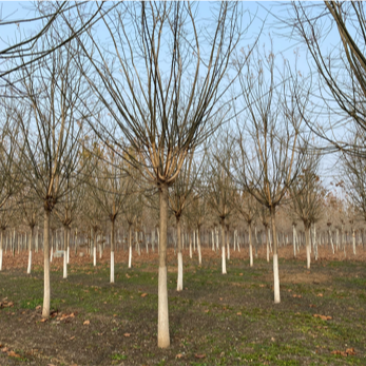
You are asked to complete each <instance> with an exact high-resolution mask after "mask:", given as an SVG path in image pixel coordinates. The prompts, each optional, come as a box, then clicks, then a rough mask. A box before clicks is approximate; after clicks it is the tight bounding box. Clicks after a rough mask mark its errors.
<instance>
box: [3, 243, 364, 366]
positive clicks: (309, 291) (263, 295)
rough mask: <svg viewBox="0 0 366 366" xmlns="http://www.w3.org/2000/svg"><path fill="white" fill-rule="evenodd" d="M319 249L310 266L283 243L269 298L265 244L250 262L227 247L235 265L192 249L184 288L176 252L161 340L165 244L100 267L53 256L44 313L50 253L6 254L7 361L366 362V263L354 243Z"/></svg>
mask: <svg viewBox="0 0 366 366" xmlns="http://www.w3.org/2000/svg"><path fill="white" fill-rule="evenodd" d="M357 249H358V253H357V256H353V254H352V252H351V251H349V252H347V253H346V255H347V256H346V258H345V255H344V252H343V251H342V252H340V253H336V254H335V255H332V254H331V253H330V252H329V249H328V248H320V253H319V254H320V256H319V257H320V258H319V260H318V261H317V262H315V261H314V260H313V262H312V268H311V270H307V269H306V268H305V266H306V258H305V252H304V251H302V252H300V253H299V255H298V256H297V259H296V260H295V259H293V252H292V247H290V246H289V247H287V248H284V247H282V248H280V250H279V256H280V258H281V259H280V278H281V303H280V304H273V299H272V297H273V293H272V283H273V279H272V269H271V262H270V263H267V262H266V260H265V258H266V252H265V250H264V249H263V248H262V249H261V250H259V252H258V258H255V259H254V268H249V258H248V251H247V250H244V249H243V248H242V250H241V252H240V253H239V252H234V251H231V253H230V257H231V258H230V260H229V261H228V274H227V276H222V275H221V273H220V257H221V255H220V253H219V252H212V250H211V249H207V248H204V249H203V253H202V254H203V265H202V266H201V267H199V266H198V265H197V261H198V260H197V253H194V257H193V259H192V260H191V259H189V252H188V250H185V251H184V263H185V267H184V271H185V278H184V281H185V282H184V284H185V289H184V291H182V292H177V291H176V290H175V284H176V269H175V268H176V257H175V255H174V251H173V250H169V251H168V265H169V276H168V287H169V311H170V314H169V315H170V330H171V334H170V336H171V346H170V348H169V349H167V350H160V349H158V348H157V346H156V339H157V327H156V326H157V264H158V253H151V252H150V253H149V254H146V253H145V251H144V250H143V251H142V253H141V255H140V256H139V255H138V254H137V253H136V252H134V253H133V268H132V269H130V270H129V269H127V268H126V267H127V258H128V257H127V252H126V251H119V252H117V253H116V255H115V257H116V263H117V264H116V283H115V284H113V285H112V284H110V283H109V252H108V251H107V250H105V251H104V253H103V257H102V258H101V259H99V257H98V265H97V267H93V266H92V258H91V257H90V256H89V255H88V254H87V255H84V256H82V257H81V256H79V255H76V256H75V254H74V253H73V252H72V253H71V258H70V265H69V277H68V279H66V280H63V279H62V272H61V271H62V258H55V259H54V260H53V262H52V275H51V283H52V295H51V296H52V303H51V307H52V309H53V313H52V318H51V319H49V320H47V321H42V318H41V304H42V296H43V295H42V294H43V271H42V263H43V257H42V255H43V254H42V253H41V252H40V253H38V254H37V253H34V255H33V259H34V260H33V273H32V274H31V275H26V274H25V271H26V265H27V253H26V252H23V253H20V254H17V253H16V254H15V257H13V254H12V253H9V252H8V253H6V254H5V255H4V260H3V261H4V262H3V269H4V270H3V271H2V272H0V366H8V365H9V366H13V365H42V366H46V365H47V366H52V365H54V366H62V365H67V366H75V365H78V366H81V365H86V366H93V365H103V366H107V365H121V366H122V365H125V366H129V365H131V366H132V365H140V366H142V365H145V366H147V365H149V366H150V365H151V366H152V365H154V366H158V365H160V366H162V365H166V366H167V365H182V366H183V365H192V366H208V365H210V366H211V365H221V366H224V365H238V366H239V365H240V366H241V365H258V366H260V365H276V366H288V365H290V366H296V365H298V366H302V365H309V366H310V365H341V366H344V365H366V332H364V329H365V327H366V321H365V319H366V316H365V315H366V314H365V309H366V306H365V305H366V296H365V287H366V268H365V265H364V263H365V262H366V256H365V252H364V251H363V250H362V248H361V247H360V248H359V247H358V248H357Z"/></svg>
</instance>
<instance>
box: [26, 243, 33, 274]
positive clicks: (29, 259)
mask: <svg viewBox="0 0 366 366" xmlns="http://www.w3.org/2000/svg"><path fill="white" fill-rule="evenodd" d="M31 271H32V249H30V250H29V253H28V268H27V273H28V274H30V273H31Z"/></svg>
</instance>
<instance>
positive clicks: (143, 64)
mask: <svg viewBox="0 0 366 366" xmlns="http://www.w3.org/2000/svg"><path fill="white" fill-rule="evenodd" d="M192 6H193V7H194V6H195V5H191V4H190V3H181V2H171V3H168V2H161V3H158V2H146V3H145V2H142V3H123V4H121V6H120V7H118V8H117V9H116V10H115V11H114V12H113V13H110V14H108V15H106V16H105V17H104V18H103V20H104V25H105V27H106V28H107V30H108V32H109V36H110V39H111V45H110V47H109V48H108V49H104V48H103V47H102V46H101V45H100V44H99V43H98V41H97V39H96V38H95V37H93V36H92V35H91V37H90V41H91V44H92V47H90V48H87V46H86V45H85V46H84V45H82V47H83V51H84V54H83V55H82V56H80V67H81V68H83V66H84V64H85V60H86V59H87V60H88V61H89V63H90V64H91V65H92V67H93V74H90V73H87V72H84V74H85V76H86V78H87V80H88V82H89V85H90V86H91V88H92V90H93V91H94V92H95V94H96V96H97V97H98V99H99V100H100V101H101V102H102V103H103V105H104V106H105V108H106V109H107V110H108V112H109V113H110V115H111V117H112V118H113V121H114V122H115V123H116V124H117V126H118V128H119V132H120V133H117V134H115V135H112V134H111V130H110V126H109V125H102V124H98V125H95V124H93V123H92V121H91V123H92V125H93V126H94V128H95V130H96V131H98V133H99V136H100V137H101V138H102V139H103V141H105V142H107V141H111V142H113V144H115V146H118V147H119V148H121V150H123V149H124V147H123V146H121V144H120V138H121V137H123V138H124V139H127V140H128V142H129V144H130V145H131V146H132V147H133V149H134V151H136V152H138V155H139V157H140V158H139V159H133V157H130V158H131V159H130V163H132V164H134V165H135V166H136V168H137V169H139V170H140V174H141V177H143V178H144V179H146V180H148V181H149V182H151V183H153V184H154V185H155V186H156V187H157V188H158V189H159V196H160V223H159V228H160V237H159V242H160V243H159V285H158V286H159V290H158V293H159V299H158V346H159V347H161V348H165V347H168V346H169V345H170V336H169V316H168V292H167V268H166V246H167V223H168V219H167V213H168V188H169V186H170V185H171V184H172V183H174V181H175V180H176V178H177V176H178V174H179V171H180V170H181V168H182V166H183V164H184V161H185V159H186V158H187V156H188V155H189V154H190V152H191V151H192V150H193V149H194V148H195V147H196V146H197V145H199V144H200V143H201V142H202V141H204V140H205V139H206V138H207V136H209V135H210V134H211V133H212V131H214V130H215V128H216V124H217V122H218V121H219V119H218V118H217V116H218V114H219V113H223V112H224V111H227V110H228V105H227V104H225V103H224V102H225V100H224V99H223V98H224V96H225V95H226V93H225V92H226V91H227V88H228V87H229V86H230V85H231V84H232V83H233V81H234V76H235V75H233V77H232V78H229V80H227V79H226V78H225V76H226V75H228V74H227V73H228V67H229V62H230V59H231V55H232V53H233V51H234V49H235V48H236V45H237V44H238V41H239V39H240V35H241V33H240V30H239V29H238V28H239V27H238V26H239V22H238V4H237V3H220V5H219V6H218V7H215V8H213V10H214V16H213V18H211V19H210V21H209V23H206V24H202V25H203V26H205V27H207V28H206V29H204V28H202V30H200V29H199V28H198V23H197V22H196V15H195V9H194V8H192ZM212 19H214V20H212ZM131 39H134V40H136V41H134V42H131ZM219 101H221V102H222V103H221V104H220V105H219V104H218V102H219ZM124 151H125V153H127V154H128V151H127V150H126V149H124Z"/></svg>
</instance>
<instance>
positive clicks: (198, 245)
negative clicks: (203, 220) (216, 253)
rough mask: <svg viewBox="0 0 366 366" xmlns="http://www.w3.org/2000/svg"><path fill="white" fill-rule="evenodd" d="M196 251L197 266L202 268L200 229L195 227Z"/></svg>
mask: <svg viewBox="0 0 366 366" xmlns="http://www.w3.org/2000/svg"><path fill="white" fill-rule="evenodd" d="M197 251H198V265H199V266H202V252H201V239H200V228H199V226H198V227H197Z"/></svg>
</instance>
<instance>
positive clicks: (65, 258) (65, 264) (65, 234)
mask: <svg viewBox="0 0 366 366" xmlns="http://www.w3.org/2000/svg"><path fill="white" fill-rule="evenodd" d="M63 262H64V266H63V276H62V277H63V278H67V230H66V227H64V256H63Z"/></svg>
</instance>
